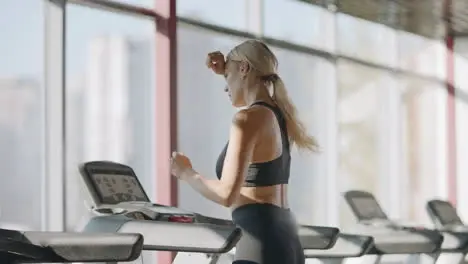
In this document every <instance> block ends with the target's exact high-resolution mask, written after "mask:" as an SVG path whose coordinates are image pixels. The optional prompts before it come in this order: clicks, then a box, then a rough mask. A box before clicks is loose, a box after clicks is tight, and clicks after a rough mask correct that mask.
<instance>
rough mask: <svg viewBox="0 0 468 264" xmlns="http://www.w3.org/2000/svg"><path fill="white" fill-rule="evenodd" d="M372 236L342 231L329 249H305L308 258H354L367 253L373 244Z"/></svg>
mask: <svg viewBox="0 0 468 264" xmlns="http://www.w3.org/2000/svg"><path fill="white" fill-rule="evenodd" d="M373 241H374V240H373V238H372V237H371V236H360V235H351V234H344V233H341V234H339V235H338V239H337V241H336V244H335V245H334V246H333V247H332V248H330V249H327V250H316V249H305V250H304V255H305V256H306V258H354V257H361V256H363V255H364V254H366V253H367V251H368V250H369V248H370V247H371V245H372V244H373Z"/></svg>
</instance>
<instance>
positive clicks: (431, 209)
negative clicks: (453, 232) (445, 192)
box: [426, 200, 463, 227]
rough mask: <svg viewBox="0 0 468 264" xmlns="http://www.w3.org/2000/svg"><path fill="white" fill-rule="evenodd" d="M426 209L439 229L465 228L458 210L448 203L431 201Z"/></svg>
mask: <svg viewBox="0 0 468 264" xmlns="http://www.w3.org/2000/svg"><path fill="white" fill-rule="evenodd" d="M426 209H427V212H428V213H429V216H430V217H431V218H432V220H434V222H435V223H436V224H437V225H439V227H455V226H463V222H462V220H461V219H460V217H459V216H458V214H457V211H456V209H455V208H454V207H453V206H452V205H451V204H450V203H449V202H448V201H442V200H431V201H429V202H428V203H427V207H426Z"/></svg>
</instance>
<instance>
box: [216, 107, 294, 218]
mask: <svg viewBox="0 0 468 264" xmlns="http://www.w3.org/2000/svg"><path fill="white" fill-rule="evenodd" d="M247 111H249V112H250V113H247V114H251V115H253V116H255V118H256V121H257V129H258V130H259V131H257V132H256V133H257V140H256V143H255V146H254V149H253V153H252V158H251V163H250V165H249V168H248V171H247V174H246V177H245V182H244V184H243V187H242V188H241V190H240V195H239V197H238V199H237V200H236V201H235V202H234V204H233V206H232V207H233V209H235V208H238V207H240V206H242V205H245V204H251V203H262V204H264V203H268V204H273V205H276V206H279V207H282V208H288V203H287V185H288V181H289V167H290V160H291V158H290V150H289V142H288V135H287V130H286V123H285V120H284V117H283V114H282V113H281V110H280V109H279V108H278V107H277V106H275V105H274V102H268V103H267V102H263V101H259V102H255V103H253V104H252V106H251V107H250V108H249V109H248V110H247ZM227 147H228V145H226V147H225V148H224V150H223V152H222V153H221V155H220V156H219V158H218V162H217V166H216V172H217V175H218V178H220V177H221V173H222V169H223V165H224V161H225V155H226V151H227Z"/></svg>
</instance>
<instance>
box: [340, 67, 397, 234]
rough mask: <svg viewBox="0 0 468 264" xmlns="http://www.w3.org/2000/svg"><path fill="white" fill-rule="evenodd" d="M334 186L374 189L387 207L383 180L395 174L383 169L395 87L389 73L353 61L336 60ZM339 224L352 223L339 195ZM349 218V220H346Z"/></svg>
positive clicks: (390, 136)
mask: <svg viewBox="0 0 468 264" xmlns="http://www.w3.org/2000/svg"><path fill="white" fill-rule="evenodd" d="M337 73H338V105H337V106H338V134H339V136H338V142H337V144H338V151H339V154H338V155H339V165H338V178H339V184H338V189H339V190H340V192H344V191H347V190H351V189H357V190H364V191H369V192H372V193H374V194H375V195H376V196H377V198H379V199H380V202H381V203H382V205H383V206H384V207H385V208H386V209H388V205H389V204H390V203H389V202H388V196H387V195H386V194H387V190H386V189H387V188H389V186H388V185H387V186H386V183H387V182H388V181H389V179H391V178H390V177H395V175H390V173H389V172H388V171H387V170H385V168H386V167H389V166H387V164H388V163H389V162H390V161H391V159H390V158H389V157H388V156H387V155H386V153H388V150H389V148H390V145H391V140H392V135H390V134H388V133H387V132H388V130H389V127H392V121H391V116H392V110H391V101H390V100H388V99H389V98H390V97H391V91H392V90H393V89H396V87H395V84H394V82H392V79H393V78H392V77H393V76H392V75H391V74H390V73H387V72H384V71H380V70H376V69H373V68H368V67H364V66H361V65H358V64H353V63H350V62H347V61H340V62H339V63H338V71H337ZM340 204H341V207H340V208H341V210H340V224H341V226H343V227H348V226H349V224H352V220H351V219H353V218H352V217H350V210H349V208H348V206H347V205H345V203H344V199H342V198H341V199H340ZM350 220H351V221H350Z"/></svg>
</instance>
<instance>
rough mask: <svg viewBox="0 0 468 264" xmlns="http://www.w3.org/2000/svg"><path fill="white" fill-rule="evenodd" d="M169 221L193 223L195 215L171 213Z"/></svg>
mask: <svg viewBox="0 0 468 264" xmlns="http://www.w3.org/2000/svg"><path fill="white" fill-rule="evenodd" d="M168 220H169V222H176V223H193V217H190V216H185V215H171V216H169V218H168Z"/></svg>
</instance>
